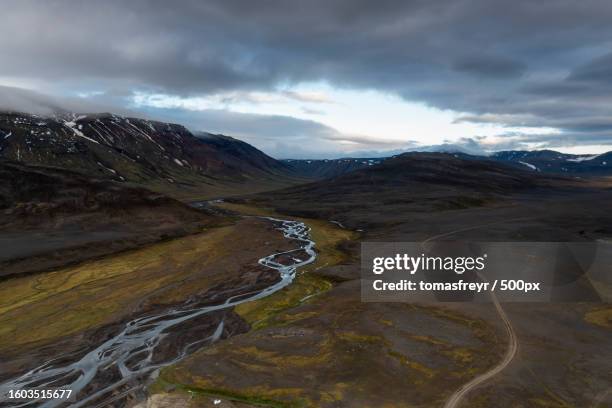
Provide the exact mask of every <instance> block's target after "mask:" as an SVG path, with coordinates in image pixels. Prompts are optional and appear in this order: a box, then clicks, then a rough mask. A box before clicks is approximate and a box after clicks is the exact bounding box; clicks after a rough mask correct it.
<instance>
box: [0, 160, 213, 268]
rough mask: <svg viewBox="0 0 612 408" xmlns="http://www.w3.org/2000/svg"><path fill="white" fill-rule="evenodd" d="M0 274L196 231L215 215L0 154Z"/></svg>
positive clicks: (117, 184)
mask: <svg viewBox="0 0 612 408" xmlns="http://www.w3.org/2000/svg"><path fill="white" fill-rule="evenodd" d="M0 178H1V179H2V181H3V182H2V184H1V185H0V231H1V233H0V246H1V247H2V251H1V253H0V271H1V272H0V278H2V277H6V276H8V275H13V274H18V273H26V272H33V271H37V270H41V269H48V268H51V267H57V266H59V265H62V264H64V263H66V262H68V261H70V262H76V261H80V260H84V259H87V258H91V257H95V256H101V255H104V254H107V253H111V252H116V251H119V250H125V249H128V248H133V247H137V246H140V245H142V244H145V243H149V242H154V241H158V240H160V239H165V238H169V237H175V236H181V235H185V234H189V233H193V232H197V231H199V230H201V229H202V228H203V227H205V226H209V225H212V224H213V223H216V222H217V220H216V218H215V217H213V216H211V215H208V214H207V213H205V212H202V211H199V210H196V209H194V208H191V207H189V206H187V205H185V204H183V203H181V202H179V201H177V200H174V199H172V198H169V197H167V196H164V195H162V194H159V193H155V192H152V191H149V190H146V189H143V188H137V187H132V186H128V185H127V184H126V183H120V182H116V181H111V180H105V179H97V178H92V177H89V176H86V175H83V174H80V173H74V172H71V171H68V170H64V169H58V168H49V167H42V166H28V165H24V164H22V163H16V162H11V161H7V160H5V159H0Z"/></svg>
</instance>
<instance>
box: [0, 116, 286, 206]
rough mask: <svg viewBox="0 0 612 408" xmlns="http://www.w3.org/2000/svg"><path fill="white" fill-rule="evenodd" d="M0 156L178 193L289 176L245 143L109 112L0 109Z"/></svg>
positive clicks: (256, 187) (256, 186) (202, 193)
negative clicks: (48, 114) (38, 112)
mask: <svg viewBox="0 0 612 408" xmlns="http://www.w3.org/2000/svg"><path fill="white" fill-rule="evenodd" d="M0 156H3V157H5V158H8V159H11V160H15V161H19V162H23V163H26V164H34V165H43V166H50V167H59V168H65V169H70V170H72V171H76V172H79V173H82V174H86V175H88V176H92V177H99V178H105V179H109V180H115V181H121V182H130V183H136V184H139V185H143V186H145V187H148V188H151V189H154V190H156V191H161V192H166V193H170V194H174V195H177V196H179V197H185V196H189V195H195V196H198V197H206V196H214V195H216V194H218V193H220V192H223V193H225V194H231V193H232V191H234V190H239V191H244V190H245V189H246V190H247V191H261V190H264V189H267V188H272V187H276V188H278V187H281V186H287V185H290V184H291V183H293V182H294V180H293V177H292V176H293V173H292V171H291V170H290V169H289V168H288V167H287V166H285V165H284V164H282V163H281V162H278V161H276V160H274V159H272V158H271V157H268V156H266V155H265V154H264V153H262V152H260V151H259V150H257V149H255V148H253V147H252V146H249V145H247V144H246V143H243V142H240V141H237V140H235V139H232V138H227V137H223V136H212V135H206V136H205V137H202V138H198V137H196V136H194V135H193V134H192V133H191V132H189V131H188V130H187V129H186V128H184V127H183V126H180V125H176V124H170V123H162V122H154V121H149V120H144V119H134V118H125V117H121V116H116V115H111V114H91V115H75V114H61V115H56V116H55V117H53V118H47V117H40V116H36V115H28V114H21V113H2V114H0ZM247 182H248V183H247ZM246 184H248V185H246Z"/></svg>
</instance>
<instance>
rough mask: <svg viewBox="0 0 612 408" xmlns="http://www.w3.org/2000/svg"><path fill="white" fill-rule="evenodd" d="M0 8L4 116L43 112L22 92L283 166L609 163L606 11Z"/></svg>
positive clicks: (398, 4) (560, 3)
mask: <svg viewBox="0 0 612 408" xmlns="http://www.w3.org/2000/svg"><path fill="white" fill-rule="evenodd" d="M0 7H1V8H2V13H0V56H1V57H0V58H1V64H0V86H4V88H0V108H1V107H3V106H4V107H5V106H10V105H11V104H17V105H15V106H19V105H18V103H19V102H22V103H23V102H24V101H25V100H27V99H28V97H30V96H31V95H37V94H33V93H28V92H25V91H24V92H25V93H23V94H20V92H21V90H15V89H11V88H6V87H13V88H15V87H16V88H24V89H27V90H32V91H35V92H37V93H39V94H44V95H46V96H44V97H42V96H40V95H39V96H40V97H41V98H52V99H54V100H57V101H64V103H68V105H67V106H70V107H73V106H76V107H90V108H91V109H93V108H98V109H106V110H108V109H112V110H115V111H117V112H133V114H135V115H141V116H147V117H151V118H157V119H161V120H170V121H176V122H179V123H182V124H184V125H186V126H188V127H189V128H191V129H192V130H206V131H209V132H213V133H225V134H229V135H233V136H236V137H239V138H242V139H244V140H246V141H248V142H250V143H253V144H254V145H256V146H257V147H259V148H262V149H263V150H265V151H266V152H268V153H270V154H272V155H274V156H276V157H333V156H338V155H347V154H355V153H360V154H374V153H376V152H381V151H389V150H398V149H408V148H413V147H415V146H420V145H433V144H442V143H456V144H459V145H466V146H471V147H476V148H481V149H485V150H499V149H509V148H554V149H558V150H561V151H567V152H576V153H591V152H593V153H595V152H600V151H605V150H612V24H610V22H611V21H612V2H610V1H608V0H601V1H591V0H581V1H577V0H576V1H566V0H554V1H549V0H539V1H533V0H529V1H522V0H514V1H511V2H510V1H505V0H504V1H493V0H448V1H429V0H424V1H405V0H402V1H399V0H398V1H386V0H383V1H381V0H378V1H370V0H350V1H348V0H341V1H333V0H311V1H299V2H298V1H295V2H292V1H287V0H283V1H265V0H262V1H250V0H218V1H217V0H193V1H192V0H179V1H173V2H170V1H162V0H160V1H153V0H132V1H129V2H126V1H118V0H105V1H93V0H92V1H54V0H49V1H28V0H5V1H3V2H2V3H0ZM15 92H17V96H15ZM23 95H26V96H23ZM27 95H30V96H27ZM45 100H46V99H45ZM24 106H27V104H25V105H24ZM24 109H25V108H24Z"/></svg>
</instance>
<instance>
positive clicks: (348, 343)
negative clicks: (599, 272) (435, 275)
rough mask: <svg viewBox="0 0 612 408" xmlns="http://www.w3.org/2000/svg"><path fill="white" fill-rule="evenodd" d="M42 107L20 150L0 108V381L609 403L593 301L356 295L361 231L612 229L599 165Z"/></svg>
mask: <svg viewBox="0 0 612 408" xmlns="http://www.w3.org/2000/svg"><path fill="white" fill-rule="evenodd" d="M20 117H22V116H20ZM31 120H33V119H31ZM54 120H55V121H56V122H57V121H58V120H59V119H57V120H56V119H54ZM107 121H110V122H107ZM56 122H52V121H48V122H46V124H45V125H44V126H47V127H48V128H49V129H54V130H53V131H54V132H56V133H54V136H52V137H51V138H49V140H47V141H44V143H43V144H34V143H32V140H31V139H30V136H28V134H27V132H26V131H25V129H29V128H28V127H32V126H35V125H34V124H32V122H31V121H30V122H28V123H22V121H18V123H15V119H11V120H10V123H11V126H16V127H13V128H11V129H12V130H10V132H11V136H10V137H9V138H7V139H5V140H10V139H11V138H13V136H15V135H17V137H16V138H15V139H13V142H11V143H12V144H7V143H8V142H6V143H5V144H4V145H3V150H2V151H1V152H2V155H3V159H2V161H1V162H0V170H1V171H2V172H4V174H5V177H6V179H7V180H11V183H8V184H5V186H4V187H3V188H2V190H0V193H2V195H1V196H0V197H1V198H2V201H1V202H2V205H3V213H2V215H0V221H1V222H2V223H3V224H2V225H3V229H2V233H1V234H0V240H2V242H5V246H4V248H5V250H4V251H3V253H2V259H0V261H1V262H2V265H3V269H2V274H3V280H2V281H0V299H2V305H0V361H1V363H0V373H1V374H0V383H1V384H2V385H1V386H2V387H4V388H7V387H9V388H10V387H13V388H14V387H20V386H21V387H26V386H28V385H36V384H46V385H47V386H51V385H53V386H60V385H64V386H67V387H71V388H73V389H74V390H75V395H76V396H77V400H75V401H74V403H64V405H67V406H116V407H125V406H129V407H140V408H145V407H149V406H154V407H175V406H184V407H208V406H211V407H212V406H220V407H243V408H245V407H256V406H270V407H336V406H348V407H352V406H355V407H357V406H387V407H394V406H397V407H400V406H402V407H403V406H405V404H406V401H410V404H412V405H413V406H416V407H432V406H448V407H462V406H470V407H487V406H491V404H492V403H493V401H496V400H497V398H499V396H500V395H504V396H506V397H508V399H507V401H511V400H512V399H520V400H522V401H528V402H529V405H528V406H533V407H551V406H588V404H590V403H591V402H592V400H593V398H592V395H594V394H597V395H604V397H603V400H602V401H605V398H606V397H605V394H601V392H602V390H603V389H604V388H605V384H607V383H609V382H610V381H612V378H610V377H609V375H608V374H607V373H608V372H610V370H609V362H608V361H607V359H605V358H603V356H604V355H606V353H608V352H609V351H612V350H609V344H608V342H607V339H608V336H609V330H610V328H609V325H608V322H607V321H608V320H609V319H608V316H609V308H608V307H607V306H605V305H602V304H589V303H576V304H572V305H571V306H570V307H568V306H566V305H561V304H555V303H548V304H524V303H516V304H504V305H503V306H502V305H500V304H499V303H492V304H473V303H459V302H454V303H436V304H422V303H369V302H363V301H362V299H361V297H360V266H359V260H360V243H361V242H364V241H369V242H376V241H379V242H393V241H417V242H431V241H434V240H454V239H459V240H488V241H572V242H575V241H578V242H580V241H584V242H588V241H598V240H600V241H601V240H607V239H609V237H610V234H612V227H611V226H612V218H611V215H610V214H609V211H607V209H608V208H609V206H610V204H611V203H612V193H611V191H610V189H609V185H608V184H607V181H606V179H605V178H601V177H599V176H592V177H589V178H586V179H585V178H583V176H584V174H583V175H582V176H581V178H576V177H574V176H573V175H568V174H562V173H556V172H537V171H536V172H534V171H533V169H530V168H527V166H524V165H520V163H519V165H518V166H517V165H515V164H514V163H512V162H510V159H504V160H501V159H499V160H493V159H492V158H479V157H473V156H470V157H466V156H462V155H460V154H449V153H406V154H402V155H397V156H393V157H389V158H386V159H384V160H378V161H376V162H374V161H373V160H374V159H372V161H371V160H370V159H364V160H357V161H353V162H351V161H350V160H349V161H344V160H345V159H338V160H337V161H326V160H321V161H310V163H302V164H298V163H295V162H294V161H284V162H281V161H275V160H274V159H271V158H268V157H267V156H265V155H263V154H261V155H260V152H259V153H258V151H256V150H255V149H253V148H252V147H250V146H249V145H246V144H245V143H243V142H239V141H237V140H235V139H232V138H227V137H222V136H214V135H200V136H198V137H199V138H196V137H195V136H192V135H191V134H190V133H186V132H188V131H187V130H185V129H181V128H177V127H175V125H164V124H160V123H157V122H155V123H154V122H151V123H148V122H147V121H138V120H135V119H127V118H121V117H115V116H113V115H110V116H104V115H102V116H99V115H87V116H85V117H81V116H75V117H74V118H73V122H74V126H76V127H73V125H72V122H68V124H66V123H64V122H57V123H56ZM26 125H27V126H26ZM102 125H104V126H106V127H107V128H109V129H110V128H111V127H112V126H114V127H115V128H116V129H118V130H117V132H118V133H117V134H116V135H115V139H114V141H111V140H110V137H109V135H106V136H97V137H98V138H99V139H95V137H96V136H95V132H94V130H96V129H97V130H99V129H100V128H101V126H102ZM149 125H151V126H149ZM20 126H21V128H20ZM23 126H26V127H25V128H24V127H23ZM36 126H38V125H36ZM40 126H42V125H40ZM57 126H59V127H57ZM78 126H81V127H80V128H79V127H78ZM145 126H146V127H147V128H148V130H146V129H145ZM133 127H135V128H134V129H133ZM2 129H4V128H2ZM70 129H73V131H72V133H70V132H69V130H70ZM74 129H76V130H78V131H79V132H80V133H82V134H83V136H85V137H82V136H81V135H80V134H79V132H74ZM3 131H5V132H6V131H7V130H3ZM19 132H21V133H19ZM45 132H46V131H45ZM30 134H31V133H30ZM90 135H91V138H90ZM100 135H105V134H104V133H101V134H100ZM19 137H21V139H18V138H19ZM100 137H101V138H100ZM88 138H90V139H92V140H89V139H88ZM168 138H171V139H170V140H171V142H169V141H168V140H167V139H168ZM80 139H83V140H80ZM28 140H29V141H30V143H28ZM50 140H55V141H50ZM22 143H24V144H22ZM45 143H49V144H50V145H54V144H55V145H54V146H51V147H49V146H48V145H46V144H45ZM200 143H201V144H202V145H201V146H200ZM183 144H190V145H189V149H187V148H183V147H182V145H183ZM65 146H68V149H67V150H64V147H65ZM70 146H72V147H74V146H76V148H78V149H81V150H80V152H81V153H79V156H78V160H77V161H74V160H73V157H72V156H70V154H71V153H70V149H71V148H72V147H70ZM101 146H105V147H104V148H103V150H100V148H101ZM22 149H24V150H22ZM187 150H189V152H187ZM17 151H19V155H16V152H17ZM24 151H25V152H27V153H24ZM204 152H206V153H204ZM262 155H263V156H262ZM128 156H129V157H131V158H132V159H133V160H129V159H126V157H128ZM138 156H140V158H139V157H138ZM102 157H104V158H103V159H102ZM171 157H184V159H179V160H178V161H179V162H181V163H182V164H183V165H179V164H178V163H177V162H176V161H174V160H170V159H169V158H171ZM47 158H48V159H47ZM211 158H212V159H211ZM247 158H248V160H247ZM520 158H521V159H522V158H523V157H522V156H521V157H520ZM100 160H104V161H100ZM123 160H128V161H129V162H130V164H129V166H127V167H121V166H123V164H122V163H123ZM182 160H185V161H184V162H183V161H182ZM351 160H352V159H351ZM585 161H586V160H585ZM92 163H95V165H94V164H92ZM98 163H106V164H104V166H100V165H98ZM126 163H127V162H126ZM185 163H187V164H185ZM318 166H320V168H319V167H318ZM108 169H112V170H114V172H113V171H109V170H108ZM119 169H122V170H119ZM170 180H173V181H170ZM189 180H190V181H189ZM261 189H265V190H266V191H265V192H261ZM207 197H214V198H215V199H213V200H204V201H203V200H202V198H207ZM279 220H286V221H279ZM279 228H280V229H281V230H282V232H283V233H284V234H285V236H284V237H283V234H282V233H281V232H280V231H279V230H278V229H279ZM296 240H297V241H296ZM311 240H312V241H311ZM32 243H33V245H30V244H32ZM296 243H297V246H296ZM312 245H314V246H312ZM315 257H316V259H315ZM296 269H297V273H295V272H296ZM604 284H606V283H604ZM502 307H503V309H502ZM500 316H505V318H504V319H501V318H500ZM509 327H510V328H511V330H509V329H508V328H509ZM45 362H48V365H41V364H43V363H45ZM37 367H38V368H37ZM383 389H384V390H385V392H380V390H383ZM555 404H556V405H555ZM14 405H15V404H12V405H8V406H14ZM30 405H32V406H36V405H38V404H37V403H34V404H30ZM41 405H42V406H64V405H62V403H61V402H58V403H57V404H56V403H48V404H46V405H44V404H41ZM497 406H499V407H501V408H504V407H506V406H507V407H511V406H513V405H511V404H510V403H508V404H505V403H501V402H500V403H498V404H497Z"/></svg>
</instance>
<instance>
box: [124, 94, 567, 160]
mask: <svg viewBox="0 0 612 408" xmlns="http://www.w3.org/2000/svg"><path fill="white" fill-rule="evenodd" d="M133 104H134V107H135V108H142V107H154V108H162V109H163V108H165V109H183V110H187V111H204V110H209V109H224V110H227V111H231V112H236V113H245V114H257V115H281V116H288V117H293V118H298V119H304V120H310V121H315V122H319V123H321V124H324V125H326V126H328V127H330V128H333V129H335V130H336V131H338V132H339V133H340V134H342V135H346V136H347V140H338V141H337V142H336V143H337V144H338V150H339V151H344V152H350V151H352V150H364V145H363V144H356V143H354V142H351V140H350V139H351V138H352V139H355V138H357V139H359V140H364V139H365V140H372V145H373V146H375V141H379V142H381V143H384V144H385V146H388V149H402V148H408V147H414V146H428V145H436V144H442V143H453V142H454V141H458V140H460V139H462V138H473V137H479V138H480V139H479V142H480V143H481V144H482V145H483V147H485V148H486V147H487V145H489V144H490V145H491V146H494V145H495V144H496V143H497V142H498V141H499V140H501V139H500V138H499V137H498V136H501V135H507V134H508V133H510V132H520V133H523V134H529V133H539V134H554V133H556V132H557V130H556V129H551V128H537V129H530V128H508V127H504V126H503V125H501V124H494V123H484V124H480V123H470V122H461V121H459V122H456V119H457V118H459V117H460V116H461V115H462V113H460V112H453V111H449V110H440V109H436V108H433V107H428V106H425V105H424V104H421V103H414V102H408V101H406V100H404V99H401V98H400V97H397V96H394V95H390V94H385V93H382V92H379V91H374V90H371V91H363V90H346V89H336V88H333V87H331V86H329V85H326V84H307V85H299V86H296V87H291V88H285V89H283V88H280V89H277V90H276V91H273V92H227V93H222V94H215V95H211V96H205V97H204V96H203V97H179V96H171V95H164V94H147V93H136V94H135V95H134V98H133ZM201 130H206V129H201ZM261 136H265V135H261ZM373 149H375V148H374V147H373ZM378 149H379V148H378Z"/></svg>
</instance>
